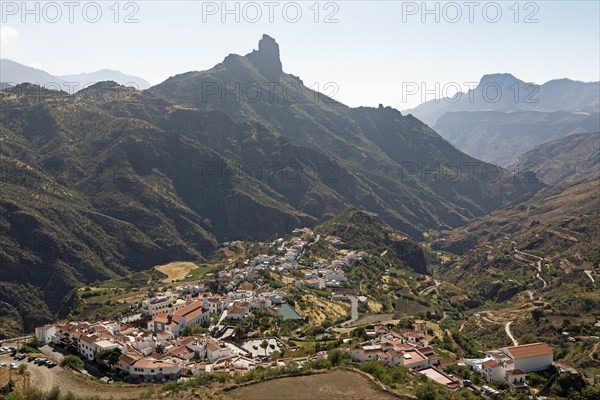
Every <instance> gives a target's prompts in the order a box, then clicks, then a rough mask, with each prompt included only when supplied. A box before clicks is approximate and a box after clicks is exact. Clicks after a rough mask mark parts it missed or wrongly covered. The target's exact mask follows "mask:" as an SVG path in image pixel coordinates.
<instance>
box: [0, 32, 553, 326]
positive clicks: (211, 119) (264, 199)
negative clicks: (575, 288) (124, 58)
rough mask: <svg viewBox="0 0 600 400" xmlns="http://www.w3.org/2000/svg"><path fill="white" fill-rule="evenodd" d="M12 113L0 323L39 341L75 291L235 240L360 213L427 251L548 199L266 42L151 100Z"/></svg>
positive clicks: (16, 104) (96, 96)
mask: <svg viewBox="0 0 600 400" xmlns="http://www.w3.org/2000/svg"><path fill="white" fill-rule="evenodd" d="M0 101H1V104H2V107H0V132H1V133H2V141H3V144H2V146H1V147H0V157H1V159H2V164H3V166H4V168H2V170H1V171H0V172H2V176H1V177H0V178H1V180H2V186H3V191H2V195H1V197H0V227H2V228H1V229H0V243H1V246H0V264H1V265H2V276H1V280H0V289H1V290H0V316H1V315H2V314H5V313H6V312H10V313H11V315H14V314H15V313H18V314H19V315H21V317H22V320H21V321H20V322H19V324H20V326H21V327H24V328H25V329H26V330H27V329H31V327H32V326H35V325H36V324H39V323H41V322H44V321H46V320H48V319H49V318H50V316H52V315H55V314H57V313H61V312H64V311H65V303H64V301H65V299H67V298H68V296H67V293H68V292H69V291H70V290H71V289H73V288H74V287H77V286H79V285H82V284H87V283H90V282H93V281H95V280H99V279H105V278H110V277H115V276H123V275H126V274H127V273H128V272H130V271H138V270H141V269H146V268H149V267H152V266H154V265H157V264H161V263H164V262H168V261H173V260H181V261H184V260H203V259H204V258H205V257H207V256H209V255H210V254H211V253H212V252H213V251H214V250H215V248H216V247H217V243H218V242H220V241H224V240H234V239H247V238H254V239H260V240H265V239H272V238H273V237H275V235H277V234H278V233H279V234H281V233H283V232H288V231H290V230H291V229H293V228H295V227H301V226H307V225H315V224H316V223H318V222H319V221H322V220H326V219H329V218H330V217H331V216H332V215H333V214H334V213H337V212H339V211H343V210H345V209H348V208H358V209H364V210H367V211H370V212H374V213H377V214H378V215H379V217H380V218H381V219H382V220H384V221H385V222H386V223H388V224H389V225H391V226H392V227H393V228H395V229H397V230H400V231H402V232H403V233H404V234H405V235H407V236H408V237H411V238H412V239H423V234H422V232H423V231H424V230H429V229H435V230H442V229H446V228H449V227H457V226H461V225H463V224H465V223H467V222H468V221H469V220H470V219H472V218H473V217H476V216H482V215H485V214H487V213H489V212H491V211H493V210H495V209H497V208H499V207H502V206H503V205H505V204H508V203H510V202H512V201H515V200H517V199H518V198H520V197H522V196H523V195H526V194H528V193H530V192H531V191H535V190H538V189H539V188H540V187H541V186H542V184H541V183H539V182H538V181H537V180H535V179H533V178H534V177H532V176H531V174H529V173H527V174H523V175H518V176H515V175H513V174H511V173H510V172H509V171H507V170H503V169H498V168H496V167H495V166H493V165H490V164H486V163H484V162H481V161H479V160H477V159H475V158H473V157H470V156H468V155H466V154H464V153H462V152H461V151H459V150H457V149H456V148H454V147H453V146H452V145H450V144H449V143H448V142H447V141H445V140H444V139H443V138H441V137H440V136H439V135H438V134H437V133H436V132H435V131H433V130H432V129H431V128H429V127H428V126H426V125H425V124H423V123H422V122H421V121H419V120H418V119H416V118H414V117H412V116H404V115H402V114H401V113H400V112H399V111H397V110H395V109H392V108H389V107H380V108H367V107H360V108H350V107H347V106H345V105H343V104H341V103H339V102H336V101H334V100H333V99H330V98H328V97H327V96H324V95H322V94H320V93H317V92H314V91H312V90H310V89H308V88H307V87H305V86H304V85H303V84H302V81H301V80H300V78H298V77H296V76H294V75H290V74H286V73H284V72H283V69H282V63H281V60H280V57H279V46H278V45H277V43H276V42H275V40H273V39H272V38H270V37H269V36H266V35H265V36H264V37H263V38H262V40H261V41H260V43H259V46H258V50H254V51H252V52H251V53H249V54H247V55H246V56H239V55H233V54H232V55H229V56H227V57H226V58H225V60H224V61H223V62H222V63H220V64H218V65H217V66H215V67H214V68H212V69H210V70H208V71H201V72H188V73H184V74H181V75H177V76H174V77H172V78H169V79H168V80H166V81H165V82H163V83H161V84H159V85H157V86H154V87H152V88H150V89H149V90H145V91H138V90H135V89H131V88H129V89H128V88H125V87H122V86H119V85H118V84H117V83H115V82H101V83H98V84H96V85H93V86H91V87H89V88H87V89H84V90H81V91H79V92H78V93H76V94H75V95H74V96H70V95H69V94H67V93H65V92H59V91H53V90H45V89H43V88H40V87H39V86H36V85H32V84H20V85H17V86H15V87H12V88H8V89H5V90H2V91H0ZM490 174H493V177H492V178H493V179H492V178H490ZM497 174H499V175H500V176H499V177H498V176H497ZM23 304H30V305H34V306H32V307H29V308H27V309H25V308H24V307H23V306H22V305H23ZM3 310H9V311H6V312H5V311H3Z"/></svg>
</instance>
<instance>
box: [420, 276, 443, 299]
mask: <svg viewBox="0 0 600 400" xmlns="http://www.w3.org/2000/svg"><path fill="white" fill-rule="evenodd" d="M438 286H440V282H439V281H436V280H435V279H434V280H433V285H432V286H429V287H426V288H425V289H423V290H421V293H419V296H423V295H424V294H426V293H429V292H431V291H432V290H434V289H436V288H437V287H438Z"/></svg>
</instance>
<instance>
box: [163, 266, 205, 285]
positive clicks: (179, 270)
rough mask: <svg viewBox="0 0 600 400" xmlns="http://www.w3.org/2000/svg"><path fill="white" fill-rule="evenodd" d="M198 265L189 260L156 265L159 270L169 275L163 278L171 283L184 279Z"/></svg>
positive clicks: (165, 281)
mask: <svg viewBox="0 0 600 400" xmlns="http://www.w3.org/2000/svg"><path fill="white" fill-rule="evenodd" d="M197 267H198V266H197V265H196V264H194V263H193V262H189V261H175V262H171V263H168V264H164V265H158V266H156V267H154V268H155V269H156V270H157V271H159V272H162V273H163V274H165V275H166V276H167V277H166V278H165V279H163V282H164V283H170V282H172V281H174V280H181V279H184V278H185V277H186V276H187V275H188V274H189V273H190V271H192V270H194V269H196V268H197Z"/></svg>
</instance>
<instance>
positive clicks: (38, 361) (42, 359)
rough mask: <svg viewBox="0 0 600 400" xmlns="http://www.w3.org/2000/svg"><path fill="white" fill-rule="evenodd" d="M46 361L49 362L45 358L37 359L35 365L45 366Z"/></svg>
mask: <svg viewBox="0 0 600 400" xmlns="http://www.w3.org/2000/svg"><path fill="white" fill-rule="evenodd" d="M46 361H48V360H47V359H45V358H36V359H35V361H34V363H35V364H39V365H43V364H44V363H45V362H46Z"/></svg>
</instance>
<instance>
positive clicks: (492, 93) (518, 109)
mask: <svg viewBox="0 0 600 400" xmlns="http://www.w3.org/2000/svg"><path fill="white" fill-rule="evenodd" d="M457 99H458V100H456V101H455V99H442V100H440V101H435V100H431V101H427V102H425V103H423V104H421V105H419V106H418V107H416V108H413V109H411V110H407V111H406V113H410V114H413V115H414V116H416V117H417V118H419V119H421V120H423V121H424V122H426V123H427V124H428V125H429V126H431V127H433V128H434V129H435V130H436V131H437V132H438V133H439V134H440V135H442V137H444V138H445V139H446V140H448V141H449V142H450V143H452V144H453V145H455V146H456V147H457V148H458V149H460V150H462V151H464V152H465V153H467V154H470V155H472V156H474V157H476V158H479V159H482V160H484V161H487V162H491V163H495V164H499V165H502V166H508V165H511V164H513V163H514V162H516V161H517V159H518V157H519V155H520V154H521V153H523V152H525V151H527V150H530V149H532V148H533V147H535V146H537V145H538V144H541V143H543V142H545V141H547V140H551V139H555V138H558V137H562V136H565V135H569V134H572V133H582V132H595V131H598V130H600V116H599V115H600V112H599V110H600V82H589V83H584V82H578V81H572V80H569V79H557V80H552V81H549V82H546V83H544V84H543V85H533V84H528V83H526V82H524V81H522V80H520V79H517V78H515V77H514V76H513V75H511V74H491V75H485V76H484V77H482V78H481V80H480V82H479V84H478V86H477V87H476V88H475V89H473V90H470V91H469V92H467V93H461V94H460V95H459V96H457Z"/></svg>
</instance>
